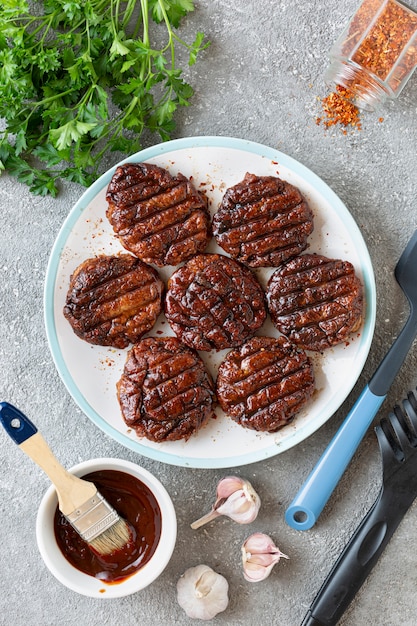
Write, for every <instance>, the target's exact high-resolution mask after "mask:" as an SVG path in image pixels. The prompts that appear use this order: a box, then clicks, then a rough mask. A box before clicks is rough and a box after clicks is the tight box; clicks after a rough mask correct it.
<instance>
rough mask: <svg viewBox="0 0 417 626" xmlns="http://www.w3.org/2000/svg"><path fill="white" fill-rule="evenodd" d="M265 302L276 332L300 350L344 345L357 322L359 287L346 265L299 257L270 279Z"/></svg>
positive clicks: (360, 305) (360, 308)
mask: <svg viewBox="0 0 417 626" xmlns="http://www.w3.org/2000/svg"><path fill="white" fill-rule="evenodd" d="M267 301H268V306H269V312H270V314H271V319H272V321H273V323H274V325H275V326H276V328H277V329H278V330H279V331H280V332H281V333H283V334H284V335H286V336H287V337H288V338H289V339H290V340H291V341H293V342H294V343H296V344H297V345H298V346H300V347H303V348H304V349H305V350H317V351H322V350H325V349H326V348H330V347H331V346H334V345H335V344H338V343H340V342H342V341H345V340H346V339H347V337H348V335H349V334H350V333H352V332H356V331H357V330H358V329H359V328H360V326H361V323H362V316H363V302H364V296H363V288H362V284H361V282H360V280H359V278H358V277H357V276H356V274H355V269H354V267H353V265H352V264H351V263H349V261H342V260H339V259H328V258H326V257H324V256H321V255H318V254H304V255H301V256H299V257H296V258H294V259H291V260H290V261H288V262H287V263H285V264H284V265H283V266H282V267H280V268H278V269H277V270H276V271H275V272H274V273H273V274H272V276H271V278H270V280H269V283H268V289H267Z"/></svg>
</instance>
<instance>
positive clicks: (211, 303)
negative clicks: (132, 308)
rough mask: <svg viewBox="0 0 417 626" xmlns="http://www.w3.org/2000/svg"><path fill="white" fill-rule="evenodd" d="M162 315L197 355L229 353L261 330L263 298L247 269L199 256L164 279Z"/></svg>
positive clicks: (215, 257) (211, 256)
mask: <svg viewBox="0 0 417 626" xmlns="http://www.w3.org/2000/svg"><path fill="white" fill-rule="evenodd" d="M165 315H166V317H167V319H168V322H169V323H170V325H171V328H172V329H173V331H174V332H175V334H176V335H177V337H178V338H179V339H181V340H182V341H183V342H184V343H185V344H187V345H188V346H190V347H192V348H195V349H196V350H207V351H208V350H212V349H215V350H222V349H224V348H232V347H235V346H238V345H240V344H241V343H243V342H244V341H245V340H246V339H248V338H249V337H251V336H252V335H254V334H255V332H256V330H258V328H260V326H262V324H263V322H264V320H265V318H266V304H265V294H264V292H263V289H262V287H261V286H260V284H259V283H258V281H257V279H256V277H255V276H254V275H253V274H252V272H251V270H250V269H249V268H247V267H245V266H243V265H241V264H240V263H238V262H237V261H235V260H233V259H231V258H229V257H226V256H223V255H221V254H200V255H197V256H195V257H194V258H192V259H190V260H189V261H188V262H187V263H186V264H185V265H183V266H182V267H180V268H179V269H178V270H176V271H175V272H174V273H173V274H172V276H171V278H170V279H169V281H168V289H167V294H166V299H165Z"/></svg>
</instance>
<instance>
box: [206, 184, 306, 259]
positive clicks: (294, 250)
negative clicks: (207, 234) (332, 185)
mask: <svg viewBox="0 0 417 626" xmlns="http://www.w3.org/2000/svg"><path fill="white" fill-rule="evenodd" d="M312 231H313V214H312V211H311V209H310V207H309V205H308V204H307V202H306V200H305V199H304V198H303V196H302V195H301V193H300V191H299V190H298V189H297V188H296V187H294V186H293V185H291V184H290V183H288V182H286V181H284V180H281V179H280V178H277V177H274V176H255V175H254V174H246V175H245V177H244V179H243V180H242V181H241V182H239V183H238V184H237V185H235V186H234V187H230V188H229V189H227V191H226V193H225V194H224V197H223V200H222V202H221V204H220V206H219V209H218V211H217V213H215V215H214V217H213V234H214V237H215V239H216V241H217V243H218V244H219V246H220V247H221V248H223V250H225V251H226V252H228V253H229V254H230V255H231V256H232V257H233V258H235V259H237V260H238V261H241V262H242V263H245V264H247V265H249V266H251V267H267V266H272V267H277V266H278V265H280V264H281V263H283V262H284V261H286V260H287V259H289V258H291V257H294V256H296V255H297V254H300V252H302V251H303V250H305V249H306V247H307V238H308V236H309V235H310V233H311V232H312Z"/></svg>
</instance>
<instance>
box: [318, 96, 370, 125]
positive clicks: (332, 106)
mask: <svg viewBox="0 0 417 626" xmlns="http://www.w3.org/2000/svg"><path fill="white" fill-rule="evenodd" d="M352 97H353V94H352V92H350V91H349V90H348V89H345V88H344V87H341V86H340V85H337V86H336V90H335V91H334V92H332V93H330V94H329V95H327V96H326V97H325V98H322V99H321V105H322V109H323V113H324V117H317V118H316V124H317V125H320V124H322V125H323V126H324V127H325V128H326V129H327V128H330V127H331V126H336V125H339V126H341V128H342V132H343V134H345V135H346V134H347V128H348V127H349V126H350V127H351V128H355V129H356V130H362V123H361V120H360V112H359V109H358V107H357V106H356V105H355V104H353V102H352Z"/></svg>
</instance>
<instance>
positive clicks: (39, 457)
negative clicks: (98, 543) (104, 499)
mask: <svg viewBox="0 0 417 626" xmlns="http://www.w3.org/2000/svg"><path fill="white" fill-rule="evenodd" d="M0 420H1V423H2V424H3V426H4V428H5V430H6V432H7V433H8V434H9V435H10V437H11V438H12V439H13V441H14V442H15V443H17V445H18V446H19V448H20V449H21V450H23V452H24V453H25V454H27V456H28V457H30V458H31V459H32V461H35V463H36V464H37V465H39V467H40V468H41V469H43V471H44V472H45V474H47V476H48V477H49V478H50V480H51V482H52V483H53V485H54V486H55V489H56V491H57V495H58V505H59V509H60V511H62V513H63V514H64V515H69V514H70V513H72V512H73V511H75V510H76V509H77V508H78V507H79V506H81V505H82V504H84V503H85V502H86V501H87V500H88V499H90V498H92V497H93V496H94V495H95V494H96V493H97V488H96V486H95V485H94V484H93V483H91V482H88V481H86V480H82V479H81V478H78V476H74V474H71V473H70V472H68V471H67V470H66V469H65V468H64V467H63V466H62V465H61V464H60V463H59V461H58V459H57V458H56V457H55V455H54V454H53V453H52V451H51V449H50V447H49V446H48V444H47V443H46V441H45V439H44V438H43V437H42V435H41V434H40V433H39V432H38V429H37V428H36V426H35V425H34V424H32V422H31V421H30V420H29V419H28V418H27V417H26V415H24V414H23V413H22V412H21V411H19V409H17V408H16V407H14V406H12V405H11V404H9V403H8V402H1V403H0Z"/></svg>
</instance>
